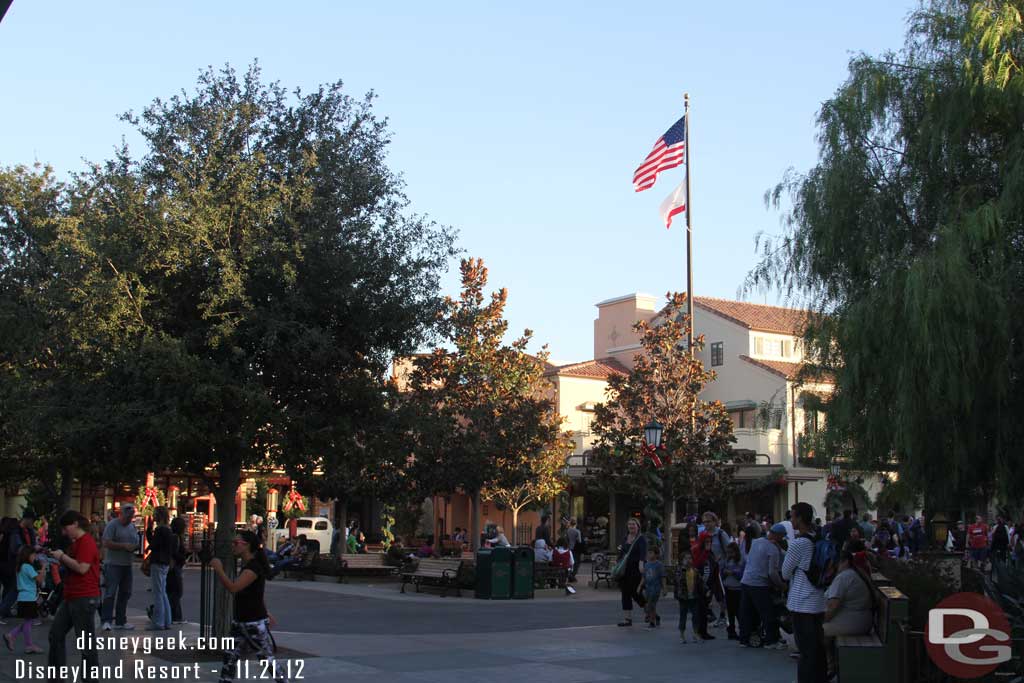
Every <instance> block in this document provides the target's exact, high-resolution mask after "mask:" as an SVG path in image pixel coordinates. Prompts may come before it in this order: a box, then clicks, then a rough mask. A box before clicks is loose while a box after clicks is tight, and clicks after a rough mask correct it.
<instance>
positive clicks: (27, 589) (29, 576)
mask: <svg viewBox="0 0 1024 683" xmlns="http://www.w3.org/2000/svg"><path fill="white" fill-rule="evenodd" d="M35 561H36V549H35V548H34V547H32V546H30V545H23V546H21V550H19V551H18V564H17V568H16V569H15V572H16V573H17V575H18V618H19V619H21V623H20V624H18V625H17V626H15V627H14V628H13V629H11V630H10V631H9V632H8V633H5V634H4V644H5V645H7V649H8V650H11V651H14V641H15V640H16V639H17V637H18V636H19V635H21V636H24V637H25V654H27V655H31V654H37V653H40V652H42V651H43V648H41V647H39V646H38V645H33V644H32V622H33V621H35V620H36V618H37V617H38V616H39V606H38V605H37V604H36V599H37V597H38V596H39V586H41V585H42V584H43V575H42V574H40V573H39V572H38V571H36V568H35Z"/></svg>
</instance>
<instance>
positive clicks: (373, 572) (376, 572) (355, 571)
mask: <svg viewBox="0 0 1024 683" xmlns="http://www.w3.org/2000/svg"><path fill="white" fill-rule="evenodd" d="M396 573H398V567H392V566H391V565H389V564H387V555H385V554H384V553H366V554H365V555H345V556H344V557H342V558H341V560H340V567H339V573H338V582H339V583H341V582H343V581H344V580H345V579H346V578H347V577H349V576H394V575H395V574H396Z"/></svg>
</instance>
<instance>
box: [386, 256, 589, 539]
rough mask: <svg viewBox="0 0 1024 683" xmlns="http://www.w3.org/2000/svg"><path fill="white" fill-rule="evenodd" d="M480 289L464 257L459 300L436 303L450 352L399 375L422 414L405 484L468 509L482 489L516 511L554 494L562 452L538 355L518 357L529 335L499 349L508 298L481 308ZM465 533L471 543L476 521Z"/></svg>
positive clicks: (480, 279)
mask: <svg viewBox="0 0 1024 683" xmlns="http://www.w3.org/2000/svg"><path fill="white" fill-rule="evenodd" d="M486 287H487V269H486V268H485V267H484V265H483V261H481V260H479V259H464V260H463V261H462V293H461V294H460V296H459V298H458V299H452V298H448V299H447V300H446V301H445V305H444V313H443V322H442V327H443V329H444V330H445V336H446V341H447V342H448V343H449V344H450V345H451V348H450V349H446V348H436V349H434V351H433V352H432V353H430V354H428V355H425V356H421V357H418V358H417V359H416V362H415V368H414V370H413V371H412V373H411V374H410V376H409V390H410V391H409V394H408V397H409V400H410V401H412V402H413V404H414V405H415V406H417V409H418V412H419V414H420V415H421V416H422V417H421V418H420V420H421V426H420V427H419V428H418V429H417V430H416V431H415V437H416V441H415V443H414V444H413V446H412V447H411V448H410V449H409V450H411V451H412V452H413V453H414V454H415V464H414V465H413V468H412V470H413V473H414V476H413V479H414V480H415V481H417V482H419V483H420V484H421V485H422V486H423V490H424V492H425V493H427V494H430V493H451V492H453V491H456V490H462V491H464V492H466V493H467V494H469V495H470V497H471V498H472V499H473V503H474V509H478V508H477V507H476V505H477V503H478V502H479V499H480V494H481V492H484V491H486V492H488V493H489V494H491V495H494V496H496V497H497V498H498V499H499V500H503V502H508V504H509V506H510V507H514V504H513V501H515V504H518V506H519V508H521V507H523V506H525V505H526V504H528V503H530V502H533V500H535V499H536V498H537V497H538V496H543V495H549V494H550V493H551V492H552V491H556V490H558V489H559V488H560V484H561V483H562V480H561V477H560V476H559V474H558V473H557V472H555V471H554V470H555V469H556V467H555V464H557V461H558V460H559V459H561V466H564V464H565V458H566V457H567V456H568V455H569V453H570V452H571V448H572V446H571V441H570V439H569V436H568V435H567V434H563V433H562V431H561V428H560V425H561V421H562V420H561V416H559V415H558V412H557V410H556V409H555V406H554V403H553V401H552V400H551V396H552V387H551V384H550V383H549V382H548V381H547V380H545V379H544V370H545V369H546V366H547V358H548V352H547V348H546V347H545V348H544V349H542V350H541V352H540V353H539V354H537V355H536V356H532V355H529V354H527V353H526V348H527V346H528V345H529V343H530V340H531V339H532V336H533V334H532V332H530V331H529V330H526V331H525V332H524V333H523V335H522V336H520V337H519V338H518V339H516V340H514V341H513V342H512V343H511V344H506V343H505V342H504V338H505V334H506V332H507V331H508V322H507V321H506V320H505V319H504V317H503V314H504V310H505V302H506V299H507V297H508V293H507V291H506V290H504V289H502V290H499V291H497V292H494V293H493V294H491V296H490V300H487V297H486V295H485V293H484V290H485V288H486ZM406 452H408V451H406ZM514 514H518V512H517V511H516V512H515V513H514ZM472 532H473V533H472V538H473V544H474V545H476V543H477V542H478V541H479V533H480V520H479V519H477V518H475V519H474V520H473V528H472Z"/></svg>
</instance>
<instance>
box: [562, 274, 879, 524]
mask: <svg viewBox="0 0 1024 683" xmlns="http://www.w3.org/2000/svg"><path fill="white" fill-rule="evenodd" d="M662 306H663V302H662V301H661V300H659V299H658V298H656V297H653V296H650V295H646V294H628V295H626V296H620V297H616V298H613V299H608V300H606V301H602V302H600V303H598V304H597V318H596V320H594V359H593V360H588V361H584V362H580V363H573V364H569V365H562V366H558V367H554V368H552V369H551V370H549V371H548V373H547V374H548V376H549V377H550V378H551V380H552V382H553V383H554V385H555V390H556V401H557V405H558V410H559V412H560V413H561V415H562V416H563V418H564V420H565V422H564V427H565V429H567V430H571V431H572V432H573V435H574V437H575V440H576V447H575V451H574V453H573V456H572V457H571V458H570V460H569V473H570V476H571V477H572V481H573V486H572V488H571V491H570V493H571V502H570V507H571V510H572V513H573V514H574V515H575V516H576V517H577V518H579V519H580V520H581V521H582V523H583V526H584V527H585V529H584V531H585V533H588V534H589V535H591V536H592V537H596V538H604V537H605V536H606V535H609V532H610V535H611V537H612V538H616V537H617V536H618V535H619V532H620V530H621V529H622V528H623V525H624V524H625V520H626V518H627V517H628V516H630V515H633V514H637V511H638V509H639V507H640V506H639V502H638V501H629V500H628V499H626V498H625V497H623V496H620V495H612V496H609V495H608V494H606V493H601V492H597V491H592V490H591V488H590V487H588V483H589V482H590V481H591V477H590V476H589V474H588V450H589V449H590V447H591V445H592V442H593V436H592V434H591V430H590V424H591V421H592V419H593V415H594V406H595V405H596V404H598V403H601V402H602V401H604V400H606V394H605V392H606V388H607V383H608V379H609V378H610V377H611V376H612V375H615V374H622V373H626V372H628V370H629V369H630V368H632V366H633V363H634V359H635V357H636V355H637V354H638V353H640V351H641V349H640V343H639V336H638V335H637V333H636V332H635V331H634V330H633V325H634V324H635V323H636V322H637V321H640V320H644V321H651V320H653V319H654V318H656V317H657V316H658V314H659V312H660V310H661V308H662ZM805 316H806V312H805V311H801V310H796V309H789V308H781V307H778V306H764V305H759V304H752V303H746V302H739V301H729V300H724V299H714V298H709V297H697V298H695V300H694V333H695V335H703V336H704V341H705V346H704V348H703V350H702V351H701V352H700V358H701V360H702V361H703V362H704V364H705V366H706V367H709V368H710V369H712V370H714V371H715V373H716V375H717V378H716V380H715V381H714V382H712V383H710V384H709V385H708V386H707V387H706V388H705V390H704V392H703V394H702V398H704V399H706V400H717V401H721V402H722V403H723V404H725V406H726V408H727V410H728V411H729V414H730V416H731V417H732V420H733V425H734V433H735V435H736V443H735V444H734V446H733V447H734V449H738V450H743V451H746V452H747V453H749V454H752V455H753V456H754V457H755V462H756V464H753V465H748V466H743V467H741V468H739V471H738V472H737V479H738V480H739V482H740V484H741V486H740V488H743V489H746V490H743V491H742V492H740V493H737V494H735V495H734V496H733V497H732V498H731V499H730V500H728V501H701V502H700V505H701V506H703V505H711V504H714V505H716V507H718V508H719V512H720V513H724V514H725V515H726V519H727V520H729V521H730V522H731V521H733V520H735V519H736V518H737V517H739V516H740V515H742V514H743V513H744V512H748V511H749V512H753V513H755V514H768V515H771V516H772V517H773V518H774V519H777V520H778V519H781V518H782V517H783V515H784V512H785V510H787V509H788V507H789V506H790V505H791V504H793V503H795V502H798V501H806V502H809V503H811V504H812V505H814V506H815V508H816V510H817V511H818V514H819V515H820V516H821V517H824V516H825V511H824V501H825V497H826V493H827V491H826V485H827V477H828V474H829V473H828V472H827V471H826V470H824V469H819V468H814V467H807V466H804V465H803V464H802V463H801V458H800V457H799V448H798V444H799V440H800V438H801V436H802V435H803V434H805V433H807V432H808V431H813V430H816V429H817V428H818V427H819V426H820V425H821V421H822V420H823V419H824V418H823V416H822V415H821V414H820V413H817V412H815V411H813V410H812V409H811V408H810V407H809V405H808V406H807V407H805V403H806V404H811V403H812V401H809V400H807V399H809V398H810V397H811V396H812V395H814V394H818V395H827V394H828V393H829V392H831V391H832V384H831V382H830V381H829V380H828V379H827V378H822V379H819V380H817V381H816V382H803V383H800V382H798V381H797V378H796V376H797V371H798V370H799V369H800V367H801V363H802V361H803V353H802V345H801V341H800V330H801V327H802V324H803V322H804V320H805ZM858 477H859V478H862V479H863V487H864V488H865V490H866V491H867V493H868V494H869V495H871V496H874V495H875V494H876V493H877V491H878V490H879V488H880V486H881V481H880V479H879V478H878V477H877V476H876V475H858ZM856 503H857V507H858V509H859V511H860V512H864V511H866V503H867V501H864V500H857V501H856ZM686 505H687V502H686V501H679V503H678V512H679V514H684V513H685V512H686V510H685V509H684V507H685V506H686ZM690 505H691V506H692V505H693V503H692V502H691V503H690ZM605 520H607V523H605ZM608 527H610V528H608Z"/></svg>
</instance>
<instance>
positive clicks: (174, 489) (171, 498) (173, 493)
mask: <svg viewBox="0 0 1024 683" xmlns="http://www.w3.org/2000/svg"><path fill="white" fill-rule="evenodd" d="M180 491H181V489H180V488H179V487H178V486H176V485H174V484H171V486H170V488H168V489H167V492H168V501H167V507H169V508H170V509H171V512H172V513H176V512H177V511H178V493H179V492H180Z"/></svg>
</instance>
